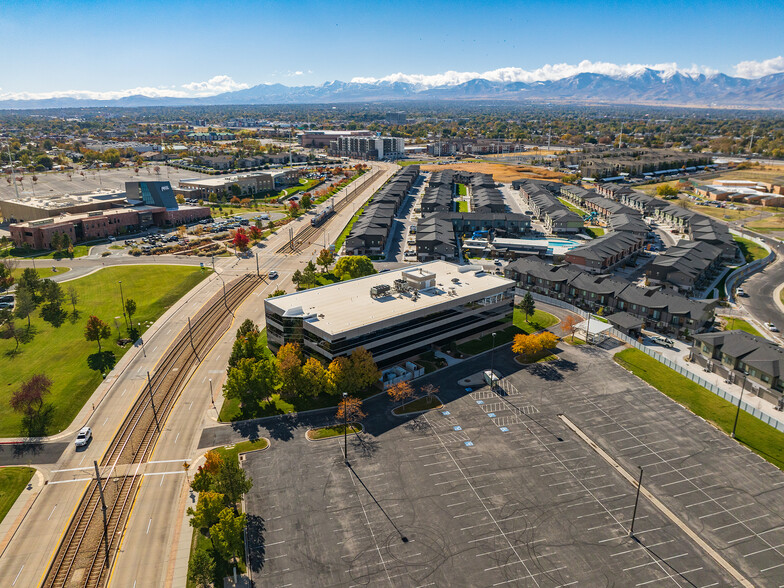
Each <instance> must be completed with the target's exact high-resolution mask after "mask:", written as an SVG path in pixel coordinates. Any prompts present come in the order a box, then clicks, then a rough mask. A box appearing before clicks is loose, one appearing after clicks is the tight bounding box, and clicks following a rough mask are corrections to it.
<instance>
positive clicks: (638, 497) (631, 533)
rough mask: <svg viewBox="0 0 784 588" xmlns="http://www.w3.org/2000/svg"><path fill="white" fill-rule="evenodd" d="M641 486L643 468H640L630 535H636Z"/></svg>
mask: <svg viewBox="0 0 784 588" xmlns="http://www.w3.org/2000/svg"><path fill="white" fill-rule="evenodd" d="M640 488H642V468H640V479H639V480H638V481H637V497H636V498H635V499H634V511H633V512H632V524H631V526H630V527H629V537H634V519H635V518H636V517H637V504H638V503H639V502H640Z"/></svg>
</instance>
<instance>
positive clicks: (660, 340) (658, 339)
mask: <svg viewBox="0 0 784 588" xmlns="http://www.w3.org/2000/svg"><path fill="white" fill-rule="evenodd" d="M651 341H653V342H654V343H658V344H659V345H661V346H663V347H667V348H668V349H672V348H673V347H675V343H674V342H673V340H672V339H668V338H667V337H661V336H655V337H651Z"/></svg>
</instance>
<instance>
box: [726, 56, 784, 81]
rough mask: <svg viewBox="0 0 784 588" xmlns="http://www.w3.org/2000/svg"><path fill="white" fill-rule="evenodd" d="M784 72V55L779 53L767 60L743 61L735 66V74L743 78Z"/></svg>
mask: <svg viewBox="0 0 784 588" xmlns="http://www.w3.org/2000/svg"><path fill="white" fill-rule="evenodd" d="M781 72H784V56H781V55H779V56H778V57H773V58H771V59H766V60H765V61H741V62H740V63H739V64H738V65H736V66H735V75H737V76H740V77H742V78H761V77H762V76H768V75H770V74H775V73H781Z"/></svg>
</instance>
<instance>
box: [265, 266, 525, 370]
mask: <svg viewBox="0 0 784 588" xmlns="http://www.w3.org/2000/svg"><path fill="white" fill-rule="evenodd" d="M514 286H515V283H514V282H513V281H512V280H509V279H506V278H502V277H499V276H494V275H491V274H488V273H486V272H484V271H482V270H481V269H480V268H478V267H477V266H458V265H455V264H452V263H447V262H444V261H434V262H431V263H426V264H422V265H418V266H414V267H410V268H406V269H403V270H395V271H390V272H384V273H381V274H374V275H372V276H366V277H363V278H358V279H356V280H350V281H348V282H338V283H336V284H330V285H328V286H322V287H320V288H313V289H310V290H304V291H301V292H295V293H293V294H286V295H283V296H277V297H275V298H268V299H267V300H265V301H264V310H265V316H266V324H267V338H268V339H267V340H268V343H269V346H270V348H271V349H272V350H273V351H277V349H279V348H280V347H281V346H282V345H284V344H285V343H299V344H300V345H302V348H303V350H304V352H305V353H306V354H307V355H309V356H313V357H317V358H319V359H322V360H324V361H331V360H332V359H334V358H335V357H339V356H346V355H349V354H350V353H351V352H352V351H353V350H354V349H356V348H357V347H364V348H365V349H367V350H368V351H370V352H371V353H372V354H373V358H374V359H375V360H376V362H378V363H379V364H381V365H384V364H389V363H392V362H394V361H395V360H398V359H401V358H404V357H410V356H412V355H414V354H416V353H419V352H421V351H423V350H426V349H428V348H429V347H431V346H432V345H434V344H439V343H444V342H449V341H454V340H456V339H460V338H462V337H466V336H468V335H470V334H472V333H475V332H478V331H481V330H483V329H485V328H487V327H489V326H491V325H493V324H495V323H497V322H499V321H502V320H504V319H505V318H506V317H508V316H509V315H510V314H511V313H512V307H513V302H514Z"/></svg>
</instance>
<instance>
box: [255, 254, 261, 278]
mask: <svg viewBox="0 0 784 588" xmlns="http://www.w3.org/2000/svg"><path fill="white" fill-rule="evenodd" d="M256 275H257V276H259V277H261V274H260V273H259V252H258V251H256Z"/></svg>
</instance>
